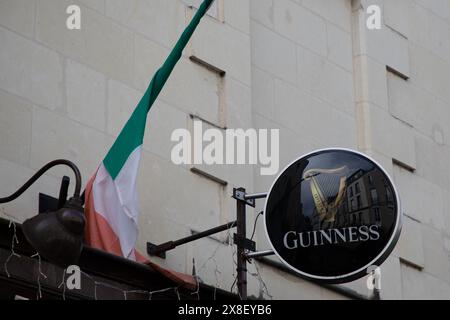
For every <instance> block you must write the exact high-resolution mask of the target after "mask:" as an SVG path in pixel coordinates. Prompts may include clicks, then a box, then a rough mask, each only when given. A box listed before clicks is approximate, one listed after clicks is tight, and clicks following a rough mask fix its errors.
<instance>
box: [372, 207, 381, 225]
mask: <svg viewBox="0 0 450 320" xmlns="http://www.w3.org/2000/svg"><path fill="white" fill-rule="evenodd" d="M374 211H375V221H376V222H381V216H380V208H375V209H374Z"/></svg>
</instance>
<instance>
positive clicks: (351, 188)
mask: <svg viewBox="0 0 450 320" xmlns="http://www.w3.org/2000/svg"><path fill="white" fill-rule="evenodd" d="M350 197H353V187H350Z"/></svg>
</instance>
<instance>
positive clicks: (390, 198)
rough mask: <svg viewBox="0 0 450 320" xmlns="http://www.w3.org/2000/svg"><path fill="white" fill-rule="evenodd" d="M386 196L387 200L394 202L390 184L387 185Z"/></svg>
mask: <svg viewBox="0 0 450 320" xmlns="http://www.w3.org/2000/svg"><path fill="white" fill-rule="evenodd" d="M386 198H387V202H392V191H391V188H389V186H386Z"/></svg>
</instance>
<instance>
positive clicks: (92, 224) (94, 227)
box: [84, 174, 198, 289]
mask: <svg viewBox="0 0 450 320" xmlns="http://www.w3.org/2000/svg"><path fill="white" fill-rule="evenodd" d="M95 177H96V174H95V175H94V176H93V177H92V178H91V180H89V182H88V184H87V186H86V191H85V199H86V201H85V209H84V213H85V216H86V222H87V223H86V230H85V240H86V244H87V245H89V246H91V247H93V248H96V249H100V250H103V251H106V252H108V253H112V254H115V255H117V256H121V257H123V254H122V250H121V248H120V241H119V238H118V237H117V235H116V234H115V233H114V231H113V230H112V228H111V226H110V225H109V223H108V221H107V220H106V219H105V218H104V217H103V216H102V215H101V214H99V213H98V212H96V211H95V207H94V197H93V194H92V193H93V188H92V186H93V183H94V180H95ZM134 253H135V256H136V261H137V262H140V263H143V264H146V265H148V266H150V267H151V268H153V269H154V270H155V271H157V272H159V273H161V274H162V275H164V276H165V277H167V278H169V279H171V280H172V281H174V282H176V283H178V284H180V285H182V286H184V287H186V288H188V289H195V288H197V285H198V283H197V281H196V279H195V278H194V277H193V276H191V275H188V274H184V273H180V272H176V271H173V270H169V269H165V268H162V267H160V266H158V265H157V264H155V263H153V262H151V261H150V260H149V259H147V258H146V257H144V256H143V255H142V254H140V253H139V252H138V251H137V250H135V251H134Z"/></svg>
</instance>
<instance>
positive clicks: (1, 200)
mask: <svg viewBox="0 0 450 320" xmlns="http://www.w3.org/2000/svg"><path fill="white" fill-rule="evenodd" d="M58 165H65V166H68V167H69V168H71V169H72V171H73V172H74V174H75V192H74V194H73V196H74V198H79V197H80V191H81V174H80V170H79V169H78V167H77V166H76V165H75V164H74V163H73V162H71V161H69V160H64V159H60V160H55V161H52V162H49V163H48V164H46V165H45V166H43V167H42V168H41V169H39V171H38V172H36V173H35V174H34V175H33V176H32V177H31V178H30V179H29V180H28V181H27V182H25V184H24V185H23V186H22V187H20V189H18V190H17V191H16V192H14V193H13V194H12V195H10V196H9V197H5V198H0V203H7V202H11V201H13V200H15V199H17V198H18V197H20V196H21V195H22V194H23V193H24V192H25V191H26V190H27V189H28V188H29V187H30V186H31V185H32V184H33V183H35V182H36V180H37V179H39V178H40V177H41V176H42V175H43V174H44V173H45V172H47V171H48V170H50V169H51V168H53V167H55V166H58Z"/></svg>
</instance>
